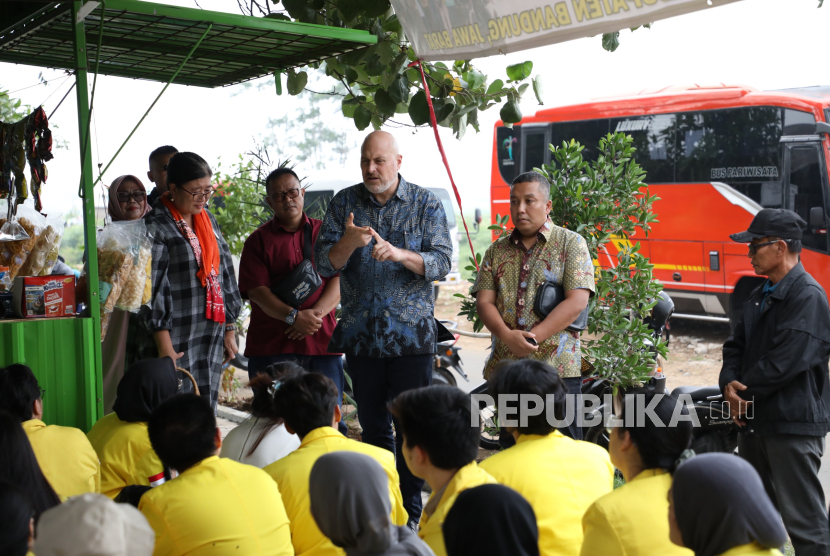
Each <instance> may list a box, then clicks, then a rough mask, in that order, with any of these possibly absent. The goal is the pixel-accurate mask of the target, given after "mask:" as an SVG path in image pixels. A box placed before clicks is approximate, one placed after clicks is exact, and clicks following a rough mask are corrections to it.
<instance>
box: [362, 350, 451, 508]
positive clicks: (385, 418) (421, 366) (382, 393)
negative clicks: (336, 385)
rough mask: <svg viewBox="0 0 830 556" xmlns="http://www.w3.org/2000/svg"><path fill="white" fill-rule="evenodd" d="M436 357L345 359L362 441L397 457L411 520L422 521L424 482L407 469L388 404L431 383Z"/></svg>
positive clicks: (404, 503)
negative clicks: (406, 392)
mask: <svg viewBox="0 0 830 556" xmlns="http://www.w3.org/2000/svg"><path fill="white" fill-rule="evenodd" d="M434 357H435V356H434V355H433V354H431V353H427V354H422V355H408V356H404V357H385V358H378V357H361V356H356V355H347V356H346V363H347V364H348V366H349V376H350V377H351V378H352V386H353V387H354V399H355V401H356V402H357V416H358V419H359V420H360V426H361V427H363V442H366V443H367V444H372V445H373V446H378V447H380V448H385V449H387V450H389V451H390V452H393V453H394V454H395V466H396V467H397V469H398V476H399V477H400V480H401V496H402V497H403V507H404V508H406V512H407V513H408V514H409V519H410V520H412V519H414V520H416V521H417V520H419V519H420V517H421V510H422V509H423V503H422V502H421V489H422V488H423V486H424V481H423V479H419V478H418V477H416V476H415V475H413V474H412V472H411V471H410V470H409V468H408V467H407V466H406V461H405V460H404V459H403V451H402V445H403V434H401V433H400V431H401V428H400V425H399V424H398V422H397V419H393V417H392V414H391V413H389V410H388V409H387V408H386V404H387V403H388V402H390V401H392V400H393V399H395V397H396V396H397V395H398V394H400V393H401V392H404V391H406V390H412V389H414V388H421V387H423V386H429V385H430V384H432V366H433V358H434ZM393 422H394V424H395V430H396V431H398V434H397V435H396V436H393V435H392V423H393Z"/></svg>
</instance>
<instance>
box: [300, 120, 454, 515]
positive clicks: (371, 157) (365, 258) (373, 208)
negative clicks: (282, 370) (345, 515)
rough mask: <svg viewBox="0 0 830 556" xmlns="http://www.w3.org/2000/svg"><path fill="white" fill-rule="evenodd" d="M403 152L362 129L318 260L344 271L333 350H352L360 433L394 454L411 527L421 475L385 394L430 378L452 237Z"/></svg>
mask: <svg viewBox="0 0 830 556" xmlns="http://www.w3.org/2000/svg"><path fill="white" fill-rule="evenodd" d="M402 160H403V157H402V156H401V154H400V151H399V149H398V143H397V141H395V138H394V137H393V136H392V135H391V134H389V133H387V132H385V131H375V132H372V133H370V134H369V135H368V136H367V137H366V139H365V140H364V141H363V146H362V147H361V149H360V168H361V170H362V173H363V183H359V184H357V185H353V186H352V187H349V188H348V189H344V190H343V191H341V192H340V193H338V194H337V195H335V197H334V198H333V199H332V200H331V203H329V207H328V211H327V212H326V216H325V218H324V219H323V227H322V229H321V231H320V235H319V236H318V238H317V242H316V243H315V245H314V263H315V266H316V267H317V271H318V272H319V273H320V275H321V276H333V275H335V274H337V273H339V274H340V298H341V304H342V308H343V309H342V313H341V317H340V321H339V322H338V323H337V327H336V328H335V330H334V334H333V335H332V338H331V343H330V344H329V352H331V353H337V352H342V353H345V354H346V363H347V365H348V373H349V376H350V377H351V379H352V386H353V389H354V394H355V401H356V402H357V405H358V408H359V412H360V425H361V426H362V427H363V441H364V442H367V443H369V444H373V445H375V446H380V447H382V448H386V449H388V450H390V451H393V452H395V454H396V460H397V468H398V474H399V475H400V478H401V493H402V495H403V502H404V507H405V508H406V510H407V512H408V513H409V523H410V527H412V528H413V529H415V528H417V523H418V520H419V519H420V516H421V509H422V503H421V487H422V486H423V484H424V482H423V481H422V480H421V479H418V478H417V477H415V476H414V475H412V473H411V472H410V471H409V469H408V468H407V467H406V463H405V462H404V459H403V455H402V452H401V442H402V441H403V439H402V437H401V435H398V437H397V445H396V442H395V437H394V436H393V434H392V423H393V421H394V419H393V418H392V415H391V414H390V413H389V410H388V409H387V403H388V402H390V401H391V400H392V399H393V398H395V396H397V395H398V394H399V393H401V392H403V391H405V390H411V389H413V388H421V387H424V386H429V385H430V384H431V382H432V360H433V356H434V354H435V347H436V346H435V338H436V330H435V320H434V317H433V313H434V310H435V298H434V290H433V285H432V283H433V282H434V281H435V280H440V279H442V278H443V277H444V276H446V274H447V273H448V272H449V271H450V259H451V256H452V243H451V241H450V232H449V227H448V225H447V217H446V214H444V207H443V205H442V204H441V200H440V199H439V198H438V197H437V196H436V195H435V194H433V193H432V192H430V191H429V190H427V189H425V188H423V187H419V186H417V185H415V184H413V183H409V182H407V181H406V180H405V179H404V178H403V177H402V176H401V174H400V173H399V171H400V168H401V161H402ZM396 425H397V423H396ZM395 428H396V430H400V428H399V427H397V426H396V427H395Z"/></svg>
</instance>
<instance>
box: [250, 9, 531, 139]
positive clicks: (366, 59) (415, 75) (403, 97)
mask: <svg viewBox="0 0 830 556" xmlns="http://www.w3.org/2000/svg"><path fill="white" fill-rule="evenodd" d="M238 4H239V6H240V8H241V10H242V12H243V13H244V14H246V15H254V16H263V17H271V18H276V19H283V20H286V21H299V22H302V23H314V24H317V25H327V26H332V27H340V28H349V29H360V30H364V31H369V32H370V33H372V34H373V35H376V36H377V38H378V42H377V44H375V45H374V46H371V47H369V48H364V49H361V50H356V51H353V52H348V53H346V54H342V55H340V56H337V57H336V58H330V59H328V60H326V61H325V62H318V63H313V64H309V66H307V67H306V68H305V69H299V70H295V69H291V70H289V71H288V72H287V74H286V76H285V80H286V87H285V89H286V90H287V92H288V94H291V95H298V94H300V93H301V92H302V91H303V90H308V89H307V88H306V85H307V84H308V80H309V75H308V71H307V70H308V69H309V68H310V69H322V70H324V72H325V75H326V76H327V77H328V78H330V79H331V80H333V83H332V85H333V86H334V87H333V88H332V91H331V93H327V94H333V95H340V96H341V97H342V101H341V102H342V113H343V115H344V116H345V117H347V118H350V119H352V120H353V122H354V125H355V127H356V128H357V129H358V130H361V131H362V130H364V129H366V128H367V127H369V126H370V125H371V126H372V127H373V128H374V129H380V128H381V126H383V125H384V124H387V123H389V124H392V125H395V126H406V127H417V126H423V125H428V123H429V108H428V105H427V97H426V95H427V94H429V95H430V97H431V98H432V104H433V106H434V108H435V114H436V119H437V121H438V125H441V126H443V127H447V128H452V130H453V132H454V133H455V136H456V137H457V138H459V139H460V138H461V137H463V136H464V134H465V133H466V130H467V127H472V128H473V129H475V130H476V131H479V124H478V114H479V112H480V111H482V110H488V109H490V108H492V107H493V106H501V109H500V116H501V119H502V121H504V123H505V124H507V125H512V124H514V123H518V122H520V121H521V119H522V113H521V110H519V101H520V100H521V98H522V96H523V95H524V94H525V93H526V92H527V91H528V90H530V89H531V86H532V90H533V93H534V94H535V95H536V99H537V100H538V101H539V104H542V83H541V80H540V78H539V76H536V77H535V78H532V77H531V74H532V71H533V63H532V62H530V61H528V62H522V63H520V64H514V65H511V66H508V67H507V68H506V69H505V73H506V79H495V80H492V81H490V80H489V78H488V76H487V75H485V74H483V73H482V72H480V71H479V70H478V69H476V67H475V66H473V64H472V63H470V61H469V60H456V61H455V62H451V63H449V64H445V63H443V62H438V63H427V62H424V63H423V69H424V74H425V77H426V81H427V84H428V90H426V89H425V88H424V85H423V81H422V78H421V74H420V71H419V70H418V68H416V67H409V63H410V62H414V61H415V59H416V58H415V53H414V51H413V50H412V49H410V48H409V43H408V41H407V39H406V36H405V34H404V32H403V29H402V27H401V23H400V21H398V16H397V14H395V13H394V10H393V9H392V7H391V5H390V3H389V0H282V2H281V6H280V5H279V3H278V2H276V1H272V2H268V1H267V0H239V1H238ZM278 78H280V77H278ZM280 79H281V78H280ZM280 88H281V87H280ZM340 89H342V91H341V90H340ZM312 92H313V91H312ZM404 115H407V116H408V118H409V119H410V120H411V122H412V123H411V124H410V123H408V122H406V121H405V119H403V116H404Z"/></svg>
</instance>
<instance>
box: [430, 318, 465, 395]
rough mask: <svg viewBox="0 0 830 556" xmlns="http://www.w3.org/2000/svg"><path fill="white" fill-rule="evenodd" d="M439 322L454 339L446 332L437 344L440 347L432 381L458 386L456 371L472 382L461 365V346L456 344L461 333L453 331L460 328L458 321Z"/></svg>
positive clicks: (436, 355)
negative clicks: (442, 339)
mask: <svg viewBox="0 0 830 556" xmlns="http://www.w3.org/2000/svg"><path fill="white" fill-rule="evenodd" d="M439 322H440V323H441V324H442V325H443V326H444V327H445V328H446V329H447V331H448V333H449V335H450V336H451V337H452V339H450V338H449V336H447V335H446V334H445V335H444V338H446V339H445V340H444V341H442V342H438V344H437V346H438V349H437V350H436V351H437V352H436V354H435V360H434V363H433V367H432V383H433V384H446V385H448V386H458V380H456V378H455V375H454V374H453V373H452V371H455V372H456V373H457V374H458V375H459V376H461V377H462V378H463V379H464V380H466V381H467V382H470V379H469V377H468V376H467V373H465V372H464V368H463V367H462V365H461V355H460V354H459V352H460V351H461V348H460V347H459V346H457V345H456V344H457V343H458V339H459V338H460V337H461V335H460V334H454V333H453V332H452V331H453V330H454V329H456V328H458V323H456V322H454V321H451V320H442V321H439Z"/></svg>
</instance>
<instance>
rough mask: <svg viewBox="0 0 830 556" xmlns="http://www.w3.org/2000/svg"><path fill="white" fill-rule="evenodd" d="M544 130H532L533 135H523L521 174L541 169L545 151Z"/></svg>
mask: <svg viewBox="0 0 830 556" xmlns="http://www.w3.org/2000/svg"><path fill="white" fill-rule="evenodd" d="M545 139H546V138H545V130H544V128H543V129H540V130H539V131H536V130H534V132H533V133H525V136H524V149H525V152H524V167H523V168H522V172H530V171H532V170H533V169H534V168H541V167H542V165H543V164H544V163H545V152H546V151H547V150H548V149H547V147H548V146H547V141H546V140H545Z"/></svg>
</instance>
